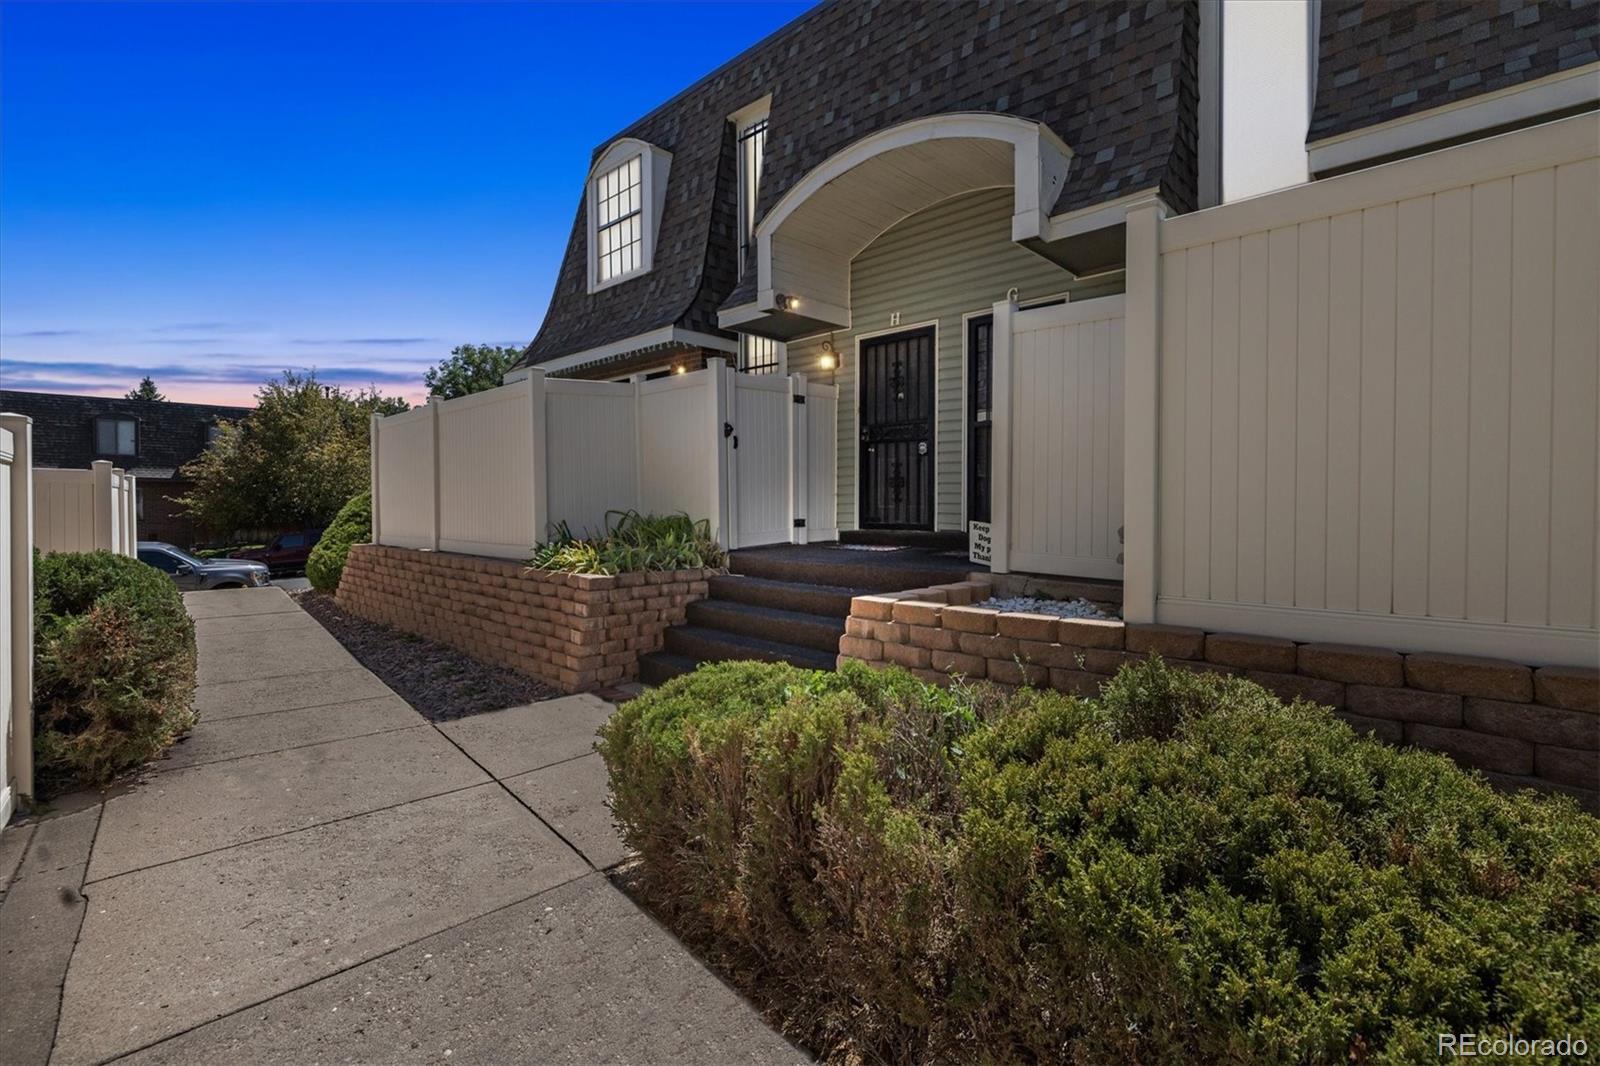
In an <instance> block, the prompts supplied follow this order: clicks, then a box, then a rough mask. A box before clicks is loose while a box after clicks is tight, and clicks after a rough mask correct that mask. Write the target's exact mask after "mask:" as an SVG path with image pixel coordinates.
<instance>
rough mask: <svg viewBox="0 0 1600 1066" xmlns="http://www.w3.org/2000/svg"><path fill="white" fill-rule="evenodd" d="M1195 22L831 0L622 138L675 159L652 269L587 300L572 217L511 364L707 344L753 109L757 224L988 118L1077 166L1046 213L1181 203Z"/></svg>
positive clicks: (577, 225) (582, 231) (724, 281)
mask: <svg viewBox="0 0 1600 1066" xmlns="http://www.w3.org/2000/svg"><path fill="white" fill-rule="evenodd" d="M1198 32H1199V31H1198V15H1197V14H1196V9H1195V6H1194V5H1193V4H1186V3H1181V2H1178V0H1151V2H1149V3H1140V4H1105V3H1098V2H1094V0H1056V2H1054V3H1046V2H1042V0H1032V2H1028V3H1020V4H1012V3H990V4H973V3H944V4H938V3H926V2H921V0H909V2H904V0H885V2H870V0H834V2H830V3H826V4H823V5H822V6H820V7H818V8H815V9H813V10H811V11H809V12H807V13H806V14H805V15H803V16H801V17H800V18H799V19H797V20H795V21H794V22H792V23H790V24H789V25H788V26H785V27H784V28H783V29H781V30H779V31H778V32H777V33H775V34H774V35H772V36H771V37H769V38H767V39H766V40H764V41H762V42H761V43H759V44H757V45H756V46H754V47H753V48H751V49H749V50H748V51H746V52H745V53H743V54H742V55H740V56H738V57H737V58H735V59H733V60H732V61H730V62H729V63H727V64H725V65H724V66H723V67H721V68H720V69H718V70H716V71H714V72H713V73H711V74H710V75H708V76H707V77H705V78H703V79H702V80H701V81H699V82H697V83H696V84H695V85H693V86H691V87H690V88H689V89H687V90H685V91H684V92H682V93H680V94H679V95H678V96H676V97H674V98H673V99H672V100H670V101H668V102H667V103H665V104H663V105H662V106H661V107H659V108H657V109H656V110H655V111H653V112H651V113H650V114H649V115H647V116H645V117H644V118H642V119H640V120H639V121H638V122H636V123H634V124H633V125H632V126H630V127H628V128H627V129H625V130H622V131H620V132H619V133H617V134H616V135H615V136H614V137H610V138H607V139H606V141H605V142H604V143H602V144H600V145H597V146H596V148H595V153H594V155H595V157H598V155H599V154H600V153H601V152H602V151H604V149H605V148H606V147H607V146H609V145H610V144H611V143H613V142H614V141H615V140H617V139H618V138H620V137H625V136H626V137H637V138H639V139H641V140H644V141H648V142H650V143H651V144H654V145H657V146H659V147H661V148H664V149H666V150H667V151H669V152H671V153H672V173H671V177H670V179H669V181H668V189H667V194H666V205H665V208H664V210H663V212H662V216H661V223H660V235H659V237H658V239H657V243H656V252H655V265H654V269H653V270H651V271H650V272H649V273H647V274H644V275H642V276H640V277H638V278H635V279H633V280H630V281H627V282H624V283H622V284H620V285H614V286H612V287H610V288H607V289H603V290H601V291H600V292H597V293H593V294H591V293H589V292H588V291H587V282H586V276H585V274H586V271H587V269H588V258H587V249H586V242H587V237H588V234H587V216H586V213H585V209H584V202H583V196H582V192H583V191H582V190H579V193H580V195H579V198H578V205H577V210H576V212H575V213H574V218H573V224H572V234H571V236H570V238H569V239H568V241H567V250H566V255H565V256H564V258H563V259H562V264H561V270H560V272H559V274H558V276H557V279H556V286H555V293H554V294H553V295H552V296H551V299H550V306H549V310H548V311H547V312H546V315H545V319H544V324H543V325H542V327H541V328H540V330H539V335H538V336H537V337H536V338H535V339H534V341H533V343H532V344H530V345H529V346H528V349H527V351H526V352H525V353H524V355H523V359H522V364H528V363H539V362H543V361H546V360H549V359H553V358H556V357H558V356H561V355H566V354H570V353H572V352H578V351H583V350H586V349H590V348H595V347H598V346H601V345H606V344H612V343H614V342H617V341H620V340H623V339H626V338H629V337H633V336H637V335H639V334H642V333H647V332H649V331H651V330H655V329H660V328H662V327H667V326H678V327H681V328H683V329H687V330H694V331H698V332H702V333H711V334H720V335H724V336H726V335H727V334H726V333H725V331H723V330H721V329H719V328H718V326H717V308H718V307H719V306H720V305H722V303H723V302H724V301H725V300H726V299H727V298H728V296H729V294H730V293H731V292H732V291H733V289H734V286H735V284H736V283H737V282H738V277H737V274H738V265H737V263H738V260H737V250H736V246H735V241H736V238H735V227H736V218H735V212H736V207H735V191H734V190H735V183H736V168H737V164H736V159H735V146H734V139H733V132H732V129H731V127H730V124H729V122H728V116H729V115H730V114H732V113H733V112H735V111H737V110H739V109H740V108H742V107H744V106H746V105H747V104H750V103H751V102H752V101H755V100H757V99H759V98H761V97H763V96H765V95H767V94H769V93H770V94H771V96H772V110H771V118H770V121H771V125H770V127H769V129H768V133H767V140H766V155H765V159H764V161H763V165H762V176H761V189H760V193H759V196H758V205H757V211H758V215H759V214H760V213H764V212H765V211H767V210H768V209H769V208H770V207H771V206H772V205H774V204H775V203H777V202H778V200H779V199H780V198H781V197H782V196H783V194H784V192H786V191H787V190H788V189H789V188H790V186H792V185H793V184H794V183H795V182H797V181H798V180H800V178H801V177H803V176H804V175H805V174H806V173H807V172H808V171H810V170H811V169H812V168H813V167H815V166H817V165H818V164H819V163H821V162H822V161H823V160H825V159H827V158H828V157H829V156H831V155H833V154H834V153H836V152H838V151H839V150H841V149H842V148H844V147H846V146H847V145H849V144H851V143H852V142H854V141H856V140H859V139H860V138H861V137H863V136H865V135H867V134H869V133H872V132H874V131H875V130H879V129H884V128H886V127H888V126H892V125H895V124H897V123H900V122H905V121H908V120H910V119H914V118H921V117H925V116H928V115H934V114H941V113H947V112H958V111H987V112H1000V113H1005V114H1010V115H1016V116H1019V117H1022V118H1027V119H1032V120H1035V121H1039V122H1043V123H1045V124H1046V125H1048V126H1049V127H1050V128H1051V129H1052V130H1054V131H1055V132H1056V134H1057V135H1059V136H1060V137H1061V138H1063V139H1064V140H1065V141H1066V142H1067V144H1068V145H1070V146H1071V147H1072V150H1073V153H1074V156H1073V161H1072V167H1071V170H1070V172H1069V174H1068V177H1067V182H1066V185H1065V187H1064V188H1063V189H1062V191H1061V194H1060V196H1059V198H1058V199H1057V201H1056V205H1055V210H1056V211H1057V212H1061V211H1069V210H1073V209H1076V208H1081V207H1087V206H1091V205H1093V204H1097V203H1103V202H1105V201H1108V200H1114V199H1116V198H1118V197H1120V196H1125V195H1128V194H1130V193H1133V192H1137V191H1140V190H1143V189H1150V188H1159V189H1160V190H1161V192H1162V195H1163V197H1164V198H1165V199H1166V201H1167V203H1168V204H1170V205H1172V206H1173V207H1174V208H1175V209H1176V210H1180V211H1182V210H1189V209H1191V208H1192V207H1193V206H1194V203H1195V183H1196V177H1195V174H1196V136H1195V122H1194V114H1195V98H1196V80H1195V79H1196V60H1195V56H1196V53H1197V42H1198Z"/></svg>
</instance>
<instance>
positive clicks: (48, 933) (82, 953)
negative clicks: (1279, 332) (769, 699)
mask: <svg viewBox="0 0 1600 1066" xmlns="http://www.w3.org/2000/svg"><path fill="white" fill-rule="evenodd" d="M187 599H188V602H189V609H190V613H191V614H192V615H193V616H194V617H195V619H196V627H197V629H198V632H199V642H200V680H201V685H200V689H199V693H198V703H199V707H200V714H201V720H200V725H199V726H198V727H197V728H196V730H195V732H194V734H193V735H192V736H191V737H190V738H188V739H187V740H185V741H184V742H182V743H181V744H179V745H178V746H177V747H176V748H175V749H174V750H173V752H172V753H171V754H170V755H169V756H168V757H167V758H166V759H164V760H162V761H161V762H160V763H158V764H157V765H156V767H155V768H154V772H152V773H151V774H149V775H147V776H146V778H145V779H144V780H143V781H141V782H140V783H139V784H138V785H136V786H135V787H133V788H131V789H129V790H128V791H126V792H125V793H123V794H119V795H115V796H113V797H111V798H108V799H106V800H105V801H104V802H102V803H97V804H94V805H91V806H88V807H86V808H85V809H82V810H78V811H76V812H74V813H69V814H63V815H59V816H56V817H53V818H46V819H44V820H41V821H39V822H37V823H35V824H31V825H24V826H18V827H13V828H10V829H7V830H5V832H4V833H0V884H3V885H6V886H7V891H6V893H5V895H4V897H3V899H0V952H3V954H0V1004H3V1013H4V1019H3V1021H0V1047H3V1048H4V1049H5V1052H4V1055H3V1058H4V1060H5V1062H6V1063H7V1064H8V1066H9V1064H12V1063H16V1064H28V1063H43V1062H46V1061H48V1062H50V1063H56V1064H61V1066H77V1064H80V1063H97V1062H105V1061H109V1060H113V1059H120V1058H123V1057H127V1058H128V1059H129V1060H130V1061H134V1062H151V1063H155V1062H162V1063H168V1062H170V1063H187V1062H207V1063H209V1062H228V1063H247V1062H263V1063H266V1062H288V1061H293V1062H310V1061H354V1062H373V1063H378V1062H382V1063H392V1062H413V1061H417V1062H420V1061H432V1062H438V1061H442V1060H445V1059H446V1058H448V1061H450V1062H452V1063H463V1062H469V1063H470V1062H484V1063H511V1062H533V1061H538V1062H574V1063H578V1062H581V1063H591V1062H668V1061H673V1062H679V1061H685V1060H688V1061H696V1062H796V1061H803V1060H804V1055H803V1054H802V1053H801V1052H799V1051H797V1050H796V1049H795V1048H794V1047H793V1046H792V1045H790V1044H788V1043H787V1042H785V1041H784V1040H783V1039H782V1038H781V1037H779V1036H778V1035H776V1034H775V1033H773V1032H772V1031H771V1030H770V1029H768V1028H767V1027H766V1026H765V1025H764V1024H763V1022H762V1021H761V1019H760V1017H759V1016H758V1015H757V1014H756V1013H755V1011H754V1010H752V1009H751V1008H750V1006H749V1005H748V1004H747V1003H746V1002H745V1001H744V1000H742V999H741V998H740V997H739V996H738V995H737V994H735V993H734V992H732V991H731V990H729V989H728V988H727V987H726V986H725V985H723V984H722V983H721V982H720V981H719V980H718V979H717V978H716V977H715V976H714V975H713V974H711V973H710V972H709V971H707V970H706V969H705V968H704V967H703V966H702V965H701V964H700V963H699V962H698V961H697V960H695V959H694V958H693V957H692V956H691V955H690V954H689V953H688V952H687V951H686V950H685V949H684V948H683V947H682V946H681V945H679V944H678V943H677V942H676V941H675V940H674V939H673V938H672V937H671V936H670V935H669V934H667V933H666V932H665V931H664V930H662V929H661V928H660V927H659V926H658V925H657V924H656V923H655V922H654V921H653V920H652V919H651V918H649V917H648V916H647V915H645V914H644V913H643V912H641V911H640V910H639V909H638V908H637V907H635V906H634V905H633V904H632V902H631V901H629V900H628V899H627V897H625V896H624V895H622V894H621V893H620V892H619V891H618V890H617V889H616V888H614V887H613V886H612V884H611V883H610V881H609V880H608V879H607V878H606V876H605V874H604V873H603V871H604V870H605V869H606V868H608V867H610V866H612V865H615V864H616V863H617V862H619V861H621V859H622V858H623V857H624V851H623V848H622V845H621V842H620V841H619V840H618V839H617V836H616V833H615V831H614V829H613V828H612V826H611V823H610V817H609V812H608V811H607V810H606V808H605V806H604V800H605V790H606V780H605V768H604V766H603V765H602V763H601V761H600V758H599V756H598V755H596V754H594V752H593V746H592V745H593V738H594V732H595V729H596V728H597V727H598V726H599V725H600V723H602V722H603V721H604V720H605V718H606V716H607V715H608V714H609V713H610V710H611V707H610V705H609V704H607V703H605V702H604V701H602V700H600V699H598V698H596V697H593V696H571V697H566V698H563V699H559V700H551V701H548V702H545V703H539V704H533V705H530V706H527V707H520V708H513V709H511V710H507V711H498V712H494V713H492V714H487V715H479V716H477V717H472V718H466V719H462V720H459V721H455V722H450V723H445V724H443V725H442V726H440V727H438V728H435V727H434V726H433V725H431V724H429V723H428V722H427V721H425V720H424V719H423V718H422V717H421V716H420V715H418V714H417V713H416V712H414V711H413V710H412V709H411V708H410V707H409V706H408V705H407V704H406V703H405V702H404V701H402V700H401V699H400V698H399V697H397V696H395V695H394V694H393V693H392V692H390V691H389V689H388V688H387V687H386V686H384V685H383V683H382V682H381V681H379V680H378V679H377V678H376V677H374V676H373V675H372V674H371V673H369V672H368V671H367V670H365V669H364V668H363V667H361V666H360V664H358V663H357V662H355V660H354V659H352V658H351V657H350V656H349V654H348V653H346V652H345V650H344V649H343V647H342V646H340V645H339V643H338V642H337V641H335V640H334V639H333V638H332V637H331V636H330V635H328V633H327V632H325V631H324V630H323V629H322V628H321V627H320V626H319V625H317V624H316V623H315V622H314V621H313V620H312V619H310V618H309V616H307V615H306V614H305V613H304V612H302V611H301V610H300V608H299V607H298V606H296V605H295V604H294V602H293V601H292V600H290V599H289V598H288V597H287V596H286V595H284V593H283V592H281V591H279V590H276V589H271V588H267V589H251V590H239V591H225V592H206V593H198V594H190V595H189V596H188V597H187ZM58 1008H59V1010H58ZM58 1019H59V1021H58Z"/></svg>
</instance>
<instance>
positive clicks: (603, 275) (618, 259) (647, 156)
mask: <svg viewBox="0 0 1600 1066" xmlns="http://www.w3.org/2000/svg"><path fill="white" fill-rule="evenodd" d="M671 166H672V154H671V153H670V152H666V151H663V150H662V149H660V148H657V147H656V146H655V145H652V144H648V143H646V142H644V141H641V140H637V139H635V138H632V137H625V138H623V139H622V140H620V141H618V142H616V143H615V144H613V145H612V146H611V147H610V148H608V149H606V150H605V152H603V153H602V154H601V156H600V158H599V159H598V160H596V161H595V165H594V167H593V169H591V170H590V171H589V188H588V192H587V194H586V199H587V200H588V207H589V291H590V292H598V291H599V290H601V289H604V288H609V287H610V286H612V285H615V284H617V283H618V282H622V281H627V280H628V279H629V278H632V277H637V276H638V275H640V274H644V273H647V272H649V270H650V268H651V266H653V265H654V261H655V246H656V234H657V232H658V231H659V230H660V228H661V209H662V207H663V206H664V204H665V201H666V190H667V173H668V170H669V169H670V168H671Z"/></svg>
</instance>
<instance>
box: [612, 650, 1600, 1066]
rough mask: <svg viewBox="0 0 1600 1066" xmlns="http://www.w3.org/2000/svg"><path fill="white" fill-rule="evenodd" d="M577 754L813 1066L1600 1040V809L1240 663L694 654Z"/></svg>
mask: <svg viewBox="0 0 1600 1066" xmlns="http://www.w3.org/2000/svg"><path fill="white" fill-rule="evenodd" d="M600 750H601V753H602V754H603V756H604V758H605V761H606V764H607V766H608V768H609V770H610V776H611V787H612V790H613V795H614V806H615V811H616V815H617V818H618V820H619V823H620V824H621V826H622V828H623V833H624V836H625V837H626V839H627V841H628V843H629V844H630V845H631V846H632V847H633V848H635V849H636V850H637V851H638V852H639V853H640V855H641V859H642V861H641V863H640V865H639V868H638V879H639V880H638V884H639V888H640V891H641V892H642V893H643V895H644V896H645V897H646V898H647V899H648V900H649V901H650V902H651V903H652V905H653V906H655V907H656V908H657V909H658V910H659V911H660V912H661V913H662V915H663V917H664V918H666V919H667V920H668V921H669V922H670V923H671V924H672V925H673V926H674V927H675V928H676V929H677V930H678V931H679V932H680V933H682V934H683V935H685V936H686V937H687V938H688V939H690V940H691V941H692V942H694V943H696V944H697V945H699V946H700V947H701V948H703V949H704V950H706V951H708V952H709V953H710V954H711V955H712V956H713V959H714V961H715V962H716V963H718V964H719V965H720V966H721V967H723V968H724V969H725V970H726V971H728V972H729V973H731V974H732V975H733V976H734V978H735V980H737V981H738V983H739V984H740V985H741V986H742V987H744V988H746V989H749V990H751V992H752V994H754V995H756V996H757V997H758V998H762V999H763V1000H765V1006H767V1007H768V1008H769V1009H771V1010H773V1011H776V1012H777V1013H778V1014H780V1015H781V1016H782V1019H783V1021H784V1024H785V1026H786V1028H787V1029H788V1030H789V1031H790V1032H791V1034H793V1035H795V1036H796V1037H798V1038H800V1039H802V1040H804V1041H806V1042H807V1043H808V1044H809V1046H811V1047H812V1048H814V1049H817V1050H819V1051H821V1052H822V1053H823V1054H824V1055H825V1056H826V1057H828V1058H830V1059H833V1060H836V1061H846V1060H848V1061H852V1062H853V1061H885V1062H907V1063H910V1062H936V1061H975V1060H981V1061H998V1062H1013V1061H1063V1060H1067V1061H1079V1062H1111V1061H1129V1062H1135V1061H1137V1062H1196V1061H1211V1062H1215V1061H1232V1062H1284V1063H1290V1062H1317V1063H1321V1062H1327V1063H1333V1062H1403V1061H1414V1060H1417V1059H1422V1058H1427V1059H1430V1060H1431V1059H1432V1058H1434V1057H1436V1056H1437V1044H1436V1042H1437V1034H1439V1033H1461V1032H1473V1033H1496V1034H1503V1033H1504V1032H1505V1031H1506V1030H1507V1029H1509V1030H1510V1031H1511V1032H1512V1033H1513V1034H1516V1035H1518V1036H1522V1037H1530V1038H1540V1037H1545V1036H1549V1037H1552V1038H1557V1039H1559V1038H1560V1037H1562V1036H1563V1035H1566V1034H1571V1035H1573V1036H1582V1037H1584V1038H1585V1039H1586V1040H1587V1041H1588V1045H1589V1046H1590V1047H1595V1046H1600V997H1596V996H1595V995H1594V990H1595V989H1596V988H1600V821H1597V820H1595V819H1593V818H1591V817H1589V816H1588V815H1586V814H1583V813H1582V812H1581V811H1579V810H1578V809H1577V807H1576V806H1575V805H1574V804H1573V803H1572V802H1571V801H1570V800H1567V799H1564V798H1562V799H1555V798H1543V797H1536V796H1534V795H1533V794H1532V793H1523V794H1521V795H1516V796H1508V795H1504V794H1502V793H1499V792H1496V791H1494V790H1493V789H1491V788H1490V787H1489V786H1487V785H1486V784H1485V783H1484V782H1483V781H1482V780H1481V779H1480V778H1478V777H1477V776H1476V775H1472V774H1468V773H1465V772H1463V771H1461V770H1460V769H1458V768H1457V767H1456V766H1455V765H1454V764H1452V763H1451V762H1449V761H1448V760H1447V759H1445V758H1444V757H1442V756H1438V755H1434V754H1429V753H1424V752H1418V751H1402V750H1396V749H1393V748H1389V747H1387V746H1385V745H1382V744H1380V743H1378V742H1376V741H1373V740H1370V739H1367V738H1364V737H1358V736H1356V735H1355V734H1354V733H1352V732H1351V730H1350V729H1349V728H1348V727H1347V726H1345V725H1344V724H1343V723H1341V722H1339V721H1338V720H1336V719H1335V718H1333V717H1332V716H1331V715H1330V714H1329V713H1328V712H1327V711H1325V710H1323V709H1321V708H1318V707H1313V706H1310V705H1307V704H1301V703H1296V704H1294V705H1293V706H1284V705H1283V704H1282V703H1280V702H1279V701H1278V700H1277V699H1275V698H1274V697H1273V696H1272V695H1271V694H1269V693H1268V692H1266V691H1265V690H1264V689H1262V688H1260V687H1259V686H1257V685H1254V684H1252V683H1250V682H1247V681H1243V680H1241V679H1236V678H1228V677H1221V676H1215V675H1201V674H1196V673H1192V672H1189V671H1185V670H1180V669H1175V668H1171V667H1168V666H1166V665H1164V664H1162V663H1160V662H1159V661H1151V662H1148V663H1145V664H1141V665H1137V666H1130V667H1125V668H1124V669H1123V671H1122V672H1121V673H1120V674H1119V675H1118V676H1117V678H1116V679H1115V680H1114V681H1112V682H1111V683H1110V684H1108V686H1107V688H1106V691H1105V693H1104V694H1103V696H1102V697H1101V698H1100V699H1099V700H1092V701H1091V700H1078V699H1074V698H1071V697H1066V696H1062V695H1058V694H1054V693H1036V692H1029V691H1023V692H1021V693H1018V694H1016V695H1014V696H1005V695H1003V694H1001V693H999V692H997V691H995V690H992V689H985V688H978V689H964V688H958V689H954V690H949V691H947V690H944V689H940V688H935V687H930V686H927V685H924V684H923V683H921V682H920V681H917V680H916V679H915V678H913V677H911V676H910V675H909V674H906V673H904V672H903V671H899V670H886V671H883V672H876V671H873V670H870V669H868V668H866V667H865V666H864V665H862V664H859V663H847V664H845V666H844V667H843V668H842V669H841V670H840V672H839V673H837V674H826V673H813V672H808V671H803V670H797V669H794V668H791V667H788V666H783V665H770V664H758V663H727V664H716V665H712V666H706V667H702V668H701V669H700V670H699V671H697V672H696V673H694V674H691V675H688V676H686V677H682V678H678V679H675V680H673V681H671V682H669V683H667V684H666V685H664V686H662V687H661V688H659V689H656V690H654V691H652V692H649V693H646V694H645V695H644V696H642V697H640V698H638V699H635V700H633V701H631V702H629V703H627V704H624V705H623V706H622V707H621V708H620V709H619V710H618V712H617V713H616V715H614V716H613V717H612V719H611V721H610V722H608V723H607V725H606V726H605V728H604V729H603V731H602V739H601V744H600Z"/></svg>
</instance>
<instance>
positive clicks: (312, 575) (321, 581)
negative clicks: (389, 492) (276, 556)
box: [306, 491, 372, 592]
mask: <svg viewBox="0 0 1600 1066" xmlns="http://www.w3.org/2000/svg"><path fill="white" fill-rule="evenodd" d="M371 540H372V493H371V492H370V491H369V492H358V493H356V494H355V495H354V496H352V497H350V499H349V500H347V501H346V502H345V505H344V506H343V507H341V508H339V513H338V514H337V515H335V516H334V519H333V524H332V525H330V526H328V528H327V529H325V530H323V531H322V539H321V540H319V541H317V544H316V547H314V548H312V549H311V554H310V555H309V556H307V557H306V578H307V580H309V581H310V582H311V587H312V588H316V589H321V590H322V591H323V592H333V591H335V590H337V589H338V588H339V578H340V577H342V576H343V575H344V562H345V560H346V559H348V558H350V546H351V545H352V544H367V543H369V542H370V541H371Z"/></svg>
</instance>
